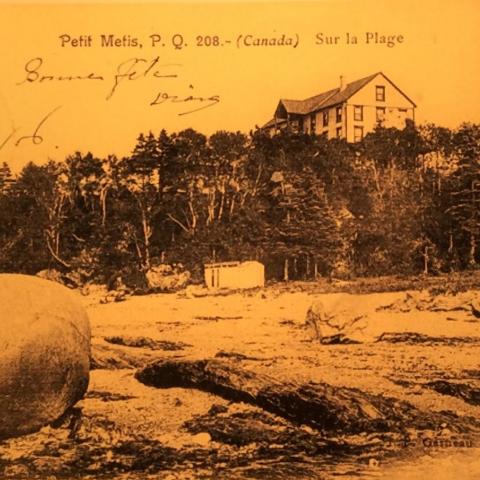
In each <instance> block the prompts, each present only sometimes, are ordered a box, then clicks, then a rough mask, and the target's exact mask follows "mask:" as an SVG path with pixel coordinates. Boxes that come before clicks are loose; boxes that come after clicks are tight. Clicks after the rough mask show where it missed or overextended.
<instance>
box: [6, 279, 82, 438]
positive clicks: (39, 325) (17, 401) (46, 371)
mask: <svg viewBox="0 0 480 480" xmlns="http://www.w3.org/2000/svg"><path fill="white" fill-rule="evenodd" d="M0 319H1V321H2V328H1V329H0V412H1V417H0V438H2V437H3V438H6V437H13V436H17V435H23V434H27V433H31V432H34V431H37V430H39V429H40V428H42V427H43V426H45V425H48V424H49V423H51V422H52V421H54V420H56V419H58V418H59V417H60V416H62V414H63V413H64V412H65V411H66V410H67V409H68V408H69V407H71V406H72V405H74V404H75V403H76V402H77V401H78V400H80V399H81V398H82V397H83V396H84V394H85V392H86V390H87V387H88V380H89V361H90V360H89V358H90V325H89V321H88V317H87V314H86V313H85V311H84V309H83V308H82V307H81V306H80V305H79V304H78V303H77V301H76V299H75V298H74V294H73V293H72V292H71V291H70V290H68V289H67V288H66V287H64V286H62V285H59V284H58V283H55V282H51V281H48V280H44V279H40V278H37V277H32V276H27V275H15V274H2V275H0Z"/></svg>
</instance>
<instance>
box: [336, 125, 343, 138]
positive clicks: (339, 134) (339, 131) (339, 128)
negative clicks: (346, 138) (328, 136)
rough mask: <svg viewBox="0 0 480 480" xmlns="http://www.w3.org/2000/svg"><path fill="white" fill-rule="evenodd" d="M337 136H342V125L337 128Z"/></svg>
mask: <svg viewBox="0 0 480 480" xmlns="http://www.w3.org/2000/svg"><path fill="white" fill-rule="evenodd" d="M337 138H342V127H338V128H337Z"/></svg>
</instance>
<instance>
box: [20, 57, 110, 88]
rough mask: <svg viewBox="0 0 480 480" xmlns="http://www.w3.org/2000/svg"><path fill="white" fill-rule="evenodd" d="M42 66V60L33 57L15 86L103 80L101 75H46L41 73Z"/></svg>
mask: <svg viewBox="0 0 480 480" xmlns="http://www.w3.org/2000/svg"><path fill="white" fill-rule="evenodd" d="M42 66H43V58H42V57H35V58H32V59H30V60H29V61H28V62H27V63H26V64H25V67H24V69H25V72H26V75H25V78H24V79H23V80H22V81H21V82H18V83H17V85H22V84H23V83H26V82H28V83H33V82H38V83H41V82H45V81H50V82H51V81H57V82H65V81H66V82H71V81H73V80H104V78H103V76H102V75H98V74H96V73H93V72H91V73H89V74H86V75H48V74H43V73H41V71H40V70H41V68H42Z"/></svg>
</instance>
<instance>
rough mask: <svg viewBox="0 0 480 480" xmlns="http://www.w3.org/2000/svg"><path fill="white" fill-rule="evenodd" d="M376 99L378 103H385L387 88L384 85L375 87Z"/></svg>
mask: <svg viewBox="0 0 480 480" xmlns="http://www.w3.org/2000/svg"><path fill="white" fill-rule="evenodd" d="M375 98H376V100H377V102H384V101H385V87H384V86H383V85H377V86H376V87H375Z"/></svg>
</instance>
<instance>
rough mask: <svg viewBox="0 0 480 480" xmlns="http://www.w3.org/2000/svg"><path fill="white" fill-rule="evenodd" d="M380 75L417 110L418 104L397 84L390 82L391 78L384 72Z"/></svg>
mask: <svg viewBox="0 0 480 480" xmlns="http://www.w3.org/2000/svg"><path fill="white" fill-rule="evenodd" d="M378 73H379V74H381V75H383V76H384V77H385V78H386V79H387V80H388V81H389V82H390V83H391V84H392V85H393V86H394V87H395V88H396V89H397V90H398V91H399V92H400V93H401V94H402V95H403V96H404V97H405V98H406V99H407V100H408V101H409V102H410V103H411V104H412V105H413V106H414V107H415V108H417V104H416V103H415V102H414V101H413V100H412V99H411V98H410V97H409V96H408V95H406V94H405V92H403V91H402V90H401V89H400V88H398V87H397V85H395V83H393V82H392V81H391V80H390V78H388V77H387V76H386V75H385V74H384V73H383V72H378ZM372 80H373V78H372ZM367 83H370V82H367Z"/></svg>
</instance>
